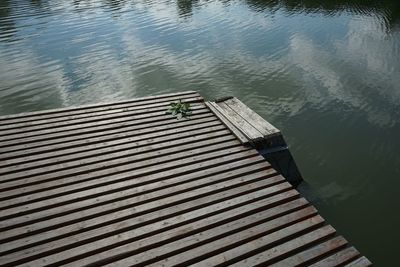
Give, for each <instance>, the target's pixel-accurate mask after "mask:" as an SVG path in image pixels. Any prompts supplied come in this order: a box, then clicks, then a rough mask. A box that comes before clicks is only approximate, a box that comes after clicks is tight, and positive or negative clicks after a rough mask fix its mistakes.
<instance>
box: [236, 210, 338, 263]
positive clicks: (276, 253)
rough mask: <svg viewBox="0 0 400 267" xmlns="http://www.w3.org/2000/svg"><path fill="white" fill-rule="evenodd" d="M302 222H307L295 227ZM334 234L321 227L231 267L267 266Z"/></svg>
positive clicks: (331, 229) (333, 231) (325, 227)
mask: <svg viewBox="0 0 400 267" xmlns="http://www.w3.org/2000/svg"><path fill="white" fill-rule="evenodd" d="M317 218H319V220H321V217H319V216H317V217H314V218H311V219H309V220H316V219H317ZM319 220H318V221H319ZM304 222H307V220H306V221H303V222H300V223H297V224H295V225H300V224H302V223H304ZM335 232H336V231H335V229H333V227H332V226H330V225H326V226H323V227H321V228H318V229H316V230H313V231H312V232H308V233H306V234H304V235H302V236H299V237H296V238H294V239H292V240H290V241H287V242H285V243H283V244H280V245H277V246H275V247H273V248H270V249H267V250H265V251H263V252H261V253H258V254H256V255H254V256H251V257H248V258H246V259H244V260H241V261H238V262H236V263H235V264H232V266H256V265H259V264H263V265H267V264H269V263H270V262H271V261H273V260H276V259H281V258H282V257H285V256H286V255H288V254H289V253H290V252H293V251H296V250H299V249H302V248H303V247H306V246H308V245H309V244H312V243H314V242H317V241H319V240H322V239H325V238H327V237H329V236H332V235H334V234H335ZM258 245H259V247H260V248H262V247H263V244H258ZM260 245H261V246H260ZM255 251H256V248H255ZM250 253H253V252H250Z"/></svg>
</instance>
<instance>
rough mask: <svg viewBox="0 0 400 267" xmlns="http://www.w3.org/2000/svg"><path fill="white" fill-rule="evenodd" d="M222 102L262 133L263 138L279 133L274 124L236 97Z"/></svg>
mask: <svg viewBox="0 0 400 267" xmlns="http://www.w3.org/2000/svg"><path fill="white" fill-rule="evenodd" d="M224 103H225V104H226V105H227V106H228V107H229V108H231V109H232V110H233V111H234V112H236V113H238V114H239V115H240V116H241V117H242V118H243V119H244V120H245V121H247V122H248V123H250V124H251V125H253V126H254V127H255V128H256V129H257V130H258V131H260V132H261V133H262V134H263V135H264V138H269V137H271V136H274V135H279V134H280V131H279V130H278V129H277V128H276V127H275V126H273V125H272V124H270V123H269V122H267V121H266V120H265V119H264V118H263V117H261V116H260V115H258V114H257V113H256V112H254V111H253V110H251V109H250V108H249V107H248V106H246V105H245V104H243V103H242V102H241V101H240V100H239V99H237V98H236V97H233V98H230V99H227V100H226V101H224Z"/></svg>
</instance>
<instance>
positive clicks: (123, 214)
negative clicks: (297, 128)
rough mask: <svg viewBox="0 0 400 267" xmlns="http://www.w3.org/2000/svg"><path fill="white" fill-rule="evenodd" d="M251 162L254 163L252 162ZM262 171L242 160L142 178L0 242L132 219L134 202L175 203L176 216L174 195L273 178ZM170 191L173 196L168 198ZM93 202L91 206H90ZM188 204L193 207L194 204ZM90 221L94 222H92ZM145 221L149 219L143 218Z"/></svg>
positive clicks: (8, 233)
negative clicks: (231, 182)
mask: <svg viewBox="0 0 400 267" xmlns="http://www.w3.org/2000/svg"><path fill="white" fill-rule="evenodd" d="M252 159H253V160H254V158H252ZM233 164H243V167H241V168H235V167H233ZM226 167H231V168H232V171H230V172H222V171H221V168H226ZM264 169H265V164H264V163H255V164H254V165H251V166H249V163H248V160H242V161H236V162H234V163H230V164H225V165H222V166H218V167H214V168H210V169H209V170H208V171H207V173H206V175H205V176H204V173H202V172H201V171H197V172H196V173H190V174H186V175H180V176H179V177H176V176H174V177H169V178H168V177H166V178H164V179H158V180H153V181H152V180H150V181H149V182H147V179H146V178H151V177H143V179H141V180H139V181H136V184H131V185H127V188H126V189H125V190H124V191H123V193H124V194H123V195H122V196H121V195H118V192H112V191H111V192H110V194H108V195H107V196H103V197H92V198H90V199H89V200H91V202H90V201H87V202H88V203H84V202H83V201H82V202H81V203H80V207H81V208H79V209H75V210H70V211H69V212H68V213H65V212H61V211H60V212H58V213H56V214H55V216H52V217H53V218H48V219H46V220H45V221H42V220H37V221H28V222H27V223H25V224H24V225H23V226H18V225H13V226H11V228H10V230H7V231H3V234H2V236H1V242H9V241H10V240H16V242H14V243H15V245H16V246H17V245H18V243H20V240H17V239H18V238H19V239H20V238H24V237H28V236H32V235H37V236H36V237H35V242H38V241H40V240H43V239H45V238H49V237H51V234H53V235H54V236H60V235H63V234H68V233H72V232H74V231H78V230H79V229H82V228H83V226H85V227H86V228H87V227H90V226H94V225H96V224H98V223H99V221H100V222H102V223H104V222H107V221H110V222H113V221H114V222H115V221H122V220H124V219H128V218H130V217H131V216H132V210H131V208H132V207H135V206H138V205H139V204H140V202H135V201H137V200H138V199H139V200H140V201H142V202H143V201H147V202H149V201H151V200H160V199H162V198H164V199H165V203H169V205H171V204H172V203H173V202H174V201H175V202H176V207H175V208H173V209H172V208H171V209H169V212H171V213H174V212H172V211H175V212H178V211H179V209H178V208H182V207H186V208H188V206H187V204H185V203H184V202H182V201H183V200H184V199H182V198H181V196H174V195H175V194H178V193H184V192H185V191H188V190H189V189H192V190H194V189H196V186H197V187H198V188H197V189H200V188H201V187H204V186H207V185H211V184H213V183H218V182H224V181H225V180H230V179H235V178H238V177H241V178H240V179H246V177H247V176H248V175H249V174H251V173H254V172H259V174H258V175H260V174H261V176H257V175H253V176H252V177H253V178H257V177H259V178H260V177H267V176H271V175H274V173H275V171H274V170H272V169H268V170H264ZM271 178H273V179H271V180H269V182H277V183H279V182H283V179H282V177H279V176H274V177H271ZM135 185H136V186H135ZM171 191H173V192H174V193H173V195H172V196H171ZM202 192H203V194H204V192H205V191H204V190H203V191H202ZM192 193H193V194H192V196H188V195H186V197H196V196H197V197H201V196H199V195H195V194H199V193H201V192H200V191H196V192H192ZM171 197H173V198H171ZM167 201H168V202H167ZM93 202H94V203H95V204H93ZM91 203H92V204H91ZM115 203H118V206H116V205H115ZM85 204H86V207H85ZM88 204H89V205H88ZM90 204H91V205H90ZM178 204H179V205H178ZM191 204H193V205H195V204H197V203H191ZM82 207H83V208H82ZM154 208H155V207H154ZM156 215H157V216H158V217H161V215H162V214H160V213H158V214H156ZM77 217H79V219H78V220H76V218H77ZM93 218H96V219H95V220H94V219H93ZM147 219H150V218H149V217H147ZM54 229H57V231H56V232H53V231H52V230H54ZM47 231H50V232H48V233H47V234H46V235H43V234H41V233H43V232H47ZM29 240H30V242H33V241H34V240H33V239H31V238H29ZM12 248H14V245H13V243H8V246H7V250H9V249H12Z"/></svg>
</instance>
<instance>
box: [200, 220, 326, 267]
mask: <svg viewBox="0 0 400 267" xmlns="http://www.w3.org/2000/svg"><path fill="white" fill-rule="evenodd" d="M283 218H284V217H283ZM323 223H324V220H323V219H322V217H320V216H318V215H317V216H314V217H311V218H308V219H306V220H303V221H300V222H297V223H295V224H293V225H290V226H287V227H285V228H282V229H280V230H278V231H274V232H272V233H268V232H267V231H266V229H265V228H262V229H260V232H259V233H258V235H255V236H254V238H253V239H252V240H246V241H247V242H246V243H244V244H240V245H239V246H236V247H234V248H231V249H229V250H227V251H224V252H222V253H219V254H217V255H215V256H213V257H210V258H207V259H204V260H203V261H201V262H199V263H197V264H199V265H203V264H204V265H217V264H221V265H230V264H234V263H235V262H236V266H254V265H255V263H257V262H259V261H260V260H264V261H265V260H269V259H271V258H274V257H276V256H278V255H280V254H281V253H282V252H281V250H275V248H277V247H278V246H277V245H279V244H280V243H283V242H284V241H286V240H288V239H292V238H295V237H296V236H297V235H299V234H301V233H304V232H308V231H310V230H312V229H315V228H316V227H318V226H321V225H322V224H323ZM323 229H324V230H329V233H330V232H331V231H333V230H331V228H329V229H325V228H323ZM263 233H265V234H263ZM318 233H319V232H318ZM306 236H308V235H305V236H304V237H306ZM314 236H315V235H312V236H310V238H312V237H314ZM293 240H298V239H293ZM284 244H285V243H284ZM261 249H264V250H265V251H263V252H262V253H263V254H256V253H257V252H260V250H261ZM266 253H272V254H271V255H269V254H266ZM252 254H253V255H254V254H256V255H255V256H253V257H250V258H247V257H249V256H251V255H252ZM243 258H247V259H245V260H242V259H243Z"/></svg>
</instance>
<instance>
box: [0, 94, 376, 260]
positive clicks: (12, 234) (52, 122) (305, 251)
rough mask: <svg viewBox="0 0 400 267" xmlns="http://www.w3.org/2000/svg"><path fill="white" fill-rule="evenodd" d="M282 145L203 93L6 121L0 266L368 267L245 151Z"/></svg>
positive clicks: (233, 104)
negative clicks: (175, 107)
mask: <svg viewBox="0 0 400 267" xmlns="http://www.w3.org/2000/svg"><path fill="white" fill-rule="evenodd" d="M178 99H182V100H183V101H185V102H190V103H192V110H193V113H192V115H191V116H190V117H189V118H187V119H182V120H177V119H176V118H175V117H173V116H172V115H171V114H166V113H165V111H166V109H167V107H168V106H169V104H170V103H171V102H173V101H176V100H178ZM274 134H279V131H277V130H276V128H274V127H273V126H272V125H270V124H269V123H267V122H265V121H264V120H263V119H262V118H261V117H260V116H259V115H254V113H253V112H252V111H251V110H250V109H248V108H247V107H245V105H244V104H243V103H241V102H240V101H239V100H237V99H225V100H224V101H222V102H218V103H213V102H211V103H204V100H203V98H202V97H201V96H200V95H198V94H197V93H196V92H184V93H178V94H167V95H163V96H155V97H147V98H141V99H134V100H128V101H120V102H115V103H105V104H99V105H88V106H84V107H76V108H66V109H58V110H50V111H43V112H34V113H26V114H21V115H11V116H3V117H0V192H1V194H0V243H1V244H2V245H1V246H0V265H2V266H3V265H4V266H16V265H21V266H43V265H46V266H47V265H49V266H61V265H65V266H82V265H89V266H93V265H96V266H99V265H112V266H132V265H134V266H145V265H146V266H148V265H149V266H173V265H180V266H187V265H190V264H194V265H199V266H214V265H218V264H219V265H228V264H234V265H237V266H253V265H258V264H261V265H263V264H264V265H265V264H268V265H271V264H273V265H274V266H295V265H302V266H304V265H309V264H315V265H316V266H319V265H321V264H322V265H324V266H325V265H326V266H336V265H340V266H342V265H344V264H348V266H369V265H370V262H369V261H368V260H367V259H366V258H363V257H361V256H360V255H359V253H358V252H357V253H356V254H354V253H355V250H354V248H352V247H350V248H348V247H347V246H348V245H347V242H346V240H345V239H344V238H342V237H333V235H334V234H335V230H334V229H333V228H332V227H331V226H329V225H326V226H324V225H325V222H324V220H323V219H322V217H320V216H319V215H318V214H317V211H316V209H315V208H314V207H313V206H311V205H310V204H309V203H308V202H307V201H306V200H305V199H304V198H301V197H300V195H299V193H298V192H297V191H296V190H294V189H293V188H292V186H291V185H290V184H289V183H287V182H286V181H285V179H284V178H283V177H282V176H281V175H279V174H278V173H277V171H276V170H275V169H273V168H272V167H271V165H270V164H269V163H268V162H267V161H266V160H265V159H264V158H263V157H262V156H260V155H259V154H258V152H257V151H256V150H255V149H253V148H251V147H250V146H244V145H251V144H253V142H256V141H257V140H261V139H263V138H266V137H267V136H271V135H274Z"/></svg>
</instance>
